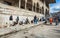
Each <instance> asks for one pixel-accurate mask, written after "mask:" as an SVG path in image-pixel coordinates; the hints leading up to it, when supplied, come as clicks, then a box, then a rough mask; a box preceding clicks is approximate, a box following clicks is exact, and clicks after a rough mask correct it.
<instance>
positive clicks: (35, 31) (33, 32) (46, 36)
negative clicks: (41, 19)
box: [0, 24, 60, 38]
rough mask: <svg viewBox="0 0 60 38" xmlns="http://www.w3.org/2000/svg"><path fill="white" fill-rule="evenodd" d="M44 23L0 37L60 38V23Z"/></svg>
mask: <svg viewBox="0 0 60 38" xmlns="http://www.w3.org/2000/svg"><path fill="white" fill-rule="evenodd" d="M42 25H43V24H42ZM42 25H38V26H36V27H32V28H30V29H27V30H22V31H18V32H15V33H12V34H8V35H5V36H3V37H0V38H60V24H59V25H58V26H54V25H52V26H51V25H43V26H42Z"/></svg>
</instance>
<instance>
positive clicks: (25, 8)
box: [25, 0, 27, 9]
mask: <svg viewBox="0 0 60 38" xmlns="http://www.w3.org/2000/svg"><path fill="white" fill-rule="evenodd" d="M26 3H27V0H25V9H27V8H26Z"/></svg>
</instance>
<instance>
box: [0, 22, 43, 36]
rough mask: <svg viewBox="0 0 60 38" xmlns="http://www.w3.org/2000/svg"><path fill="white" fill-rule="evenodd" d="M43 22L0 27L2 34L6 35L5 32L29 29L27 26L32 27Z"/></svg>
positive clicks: (0, 33)
mask: <svg viewBox="0 0 60 38" xmlns="http://www.w3.org/2000/svg"><path fill="white" fill-rule="evenodd" d="M42 23H43V22H40V23H38V24H27V25H16V26H11V27H8V28H0V36H1V35H5V34H9V33H12V32H16V31H20V30H23V29H27V28H30V27H33V26H36V25H39V24H42Z"/></svg>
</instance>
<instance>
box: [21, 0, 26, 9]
mask: <svg viewBox="0 0 60 38" xmlns="http://www.w3.org/2000/svg"><path fill="white" fill-rule="evenodd" d="M21 8H23V9H25V0H21Z"/></svg>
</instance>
